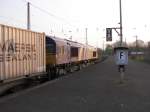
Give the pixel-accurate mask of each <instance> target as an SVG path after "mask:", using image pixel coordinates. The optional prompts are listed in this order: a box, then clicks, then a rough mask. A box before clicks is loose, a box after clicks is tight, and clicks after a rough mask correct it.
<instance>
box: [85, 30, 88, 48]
mask: <svg viewBox="0 0 150 112" xmlns="http://www.w3.org/2000/svg"><path fill="white" fill-rule="evenodd" d="M87 32H88V28H85V44H86V46H87V45H88V38H87Z"/></svg>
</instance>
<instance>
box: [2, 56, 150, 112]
mask: <svg viewBox="0 0 150 112" xmlns="http://www.w3.org/2000/svg"><path fill="white" fill-rule="evenodd" d="M119 81H120V74H119V73H118V71H117V66H116V65H115V63H114V61H113V58H112V57H110V58H108V59H107V60H105V61H103V62H101V63H98V64H95V65H91V66H89V67H87V68H85V69H82V70H81V71H78V72H75V73H72V74H69V75H68V76H64V77H61V78H58V79H56V80H53V81H50V82H47V83H45V84H43V85H40V86H38V87H34V88H32V89H29V90H25V91H22V92H19V93H16V94H13V95H10V96H8V97H5V98H2V99H0V111H1V112H149V111H150V88H149V85H150V65H149V64H145V63H142V62H135V61H131V60H129V65H128V66H127V70H126V73H125V79H124V83H122V84H120V83H119Z"/></svg>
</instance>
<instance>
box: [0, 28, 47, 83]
mask: <svg viewBox="0 0 150 112" xmlns="http://www.w3.org/2000/svg"><path fill="white" fill-rule="evenodd" d="M45 52H46V51H45V34H44V33H38V32H33V31H29V30H25V29H20V28H15V27H10V26H6V25H0V82H10V81H13V80H17V79H20V78H23V77H30V76H35V75H40V74H43V73H45V72H46V64H45V63H46V61H45V57H46V54H45Z"/></svg>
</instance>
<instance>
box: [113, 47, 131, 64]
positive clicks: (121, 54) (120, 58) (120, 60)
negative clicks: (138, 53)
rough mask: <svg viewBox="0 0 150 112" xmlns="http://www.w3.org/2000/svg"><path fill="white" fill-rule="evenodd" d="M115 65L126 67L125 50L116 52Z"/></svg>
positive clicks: (126, 56) (126, 55)
mask: <svg viewBox="0 0 150 112" xmlns="http://www.w3.org/2000/svg"><path fill="white" fill-rule="evenodd" d="M115 57H116V64H117V65H127V64H128V51H127V50H120V49H118V50H116V54H115Z"/></svg>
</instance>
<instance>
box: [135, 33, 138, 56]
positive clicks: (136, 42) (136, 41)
mask: <svg viewBox="0 0 150 112" xmlns="http://www.w3.org/2000/svg"><path fill="white" fill-rule="evenodd" d="M137 38H138V36H137V35H136V36H135V39H136V40H135V44H136V45H135V47H136V55H137V52H138V40H137Z"/></svg>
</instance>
